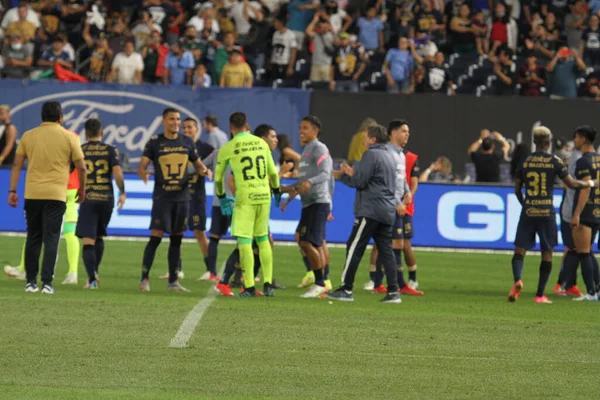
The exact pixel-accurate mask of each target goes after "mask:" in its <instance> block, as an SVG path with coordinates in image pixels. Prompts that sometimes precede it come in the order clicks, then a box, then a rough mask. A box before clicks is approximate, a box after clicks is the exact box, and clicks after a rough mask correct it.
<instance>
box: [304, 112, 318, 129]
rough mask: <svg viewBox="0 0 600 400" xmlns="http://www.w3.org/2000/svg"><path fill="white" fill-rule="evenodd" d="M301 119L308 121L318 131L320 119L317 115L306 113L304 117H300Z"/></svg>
mask: <svg viewBox="0 0 600 400" xmlns="http://www.w3.org/2000/svg"><path fill="white" fill-rule="evenodd" d="M302 121H306V122H308V123H309V124H311V125H312V127H313V128H317V129H318V130H319V131H321V120H320V119H319V117H316V116H314V115H307V116H306V117H304V118H302Z"/></svg>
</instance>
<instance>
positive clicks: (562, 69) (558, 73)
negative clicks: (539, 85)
mask: <svg viewBox="0 0 600 400" xmlns="http://www.w3.org/2000/svg"><path fill="white" fill-rule="evenodd" d="M585 68H586V67H585V63H584V62H583V60H582V59H581V56H580V54H579V52H578V51H577V50H575V49H573V50H569V49H568V48H566V47H563V48H561V49H560V50H559V51H557V52H556V56H554V58H553V59H552V61H550V64H548V66H547V67H546V70H547V71H548V72H552V73H553V74H552V85H551V86H550V87H551V91H550V96H551V98H574V97H577V84H576V80H577V75H578V74H579V72H581V71H585Z"/></svg>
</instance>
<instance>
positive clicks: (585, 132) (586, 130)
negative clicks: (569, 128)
mask: <svg viewBox="0 0 600 400" xmlns="http://www.w3.org/2000/svg"><path fill="white" fill-rule="evenodd" d="M575 135H579V136H583V137H584V138H585V139H587V141H588V142H590V143H594V142H595V141H596V130H595V129H594V128H593V127H592V126H591V125H581V126H578V127H577V128H575Z"/></svg>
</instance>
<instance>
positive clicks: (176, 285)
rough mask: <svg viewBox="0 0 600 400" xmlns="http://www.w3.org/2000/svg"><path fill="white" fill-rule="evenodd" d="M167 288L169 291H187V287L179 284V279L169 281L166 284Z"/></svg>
mask: <svg viewBox="0 0 600 400" xmlns="http://www.w3.org/2000/svg"><path fill="white" fill-rule="evenodd" d="M167 290H168V291H171V292H189V290H188V289H186V288H184V287H183V286H181V283H179V281H175V282H173V283H169V284H168V285H167Z"/></svg>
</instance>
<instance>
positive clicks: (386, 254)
mask: <svg viewBox="0 0 600 400" xmlns="http://www.w3.org/2000/svg"><path fill="white" fill-rule="evenodd" d="M371 238H373V240H374V241H375V244H376V245H377V248H378V249H379V257H380V260H381V261H382V263H383V265H384V268H385V275H386V278H387V284H388V292H396V291H398V277H397V275H396V260H395V258H394V250H393V248H392V225H387V224H382V223H381V222H378V221H375V220H374V219H370V218H364V217H359V218H358V219H357V220H356V222H355V223H354V227H353V228H352V233H351V234H350V237H349V238H348V242H346V264H345V265H344V272H343V273H342V281H343V282H344V289H346V290H352V287H353V285H354V277H355V276H356V270H357V269H358V265H359V264H360V261H361V260H362V257H363V254H364V253H365V249H366V248H367V245H368V244H369V240H371Z"/></svg>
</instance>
